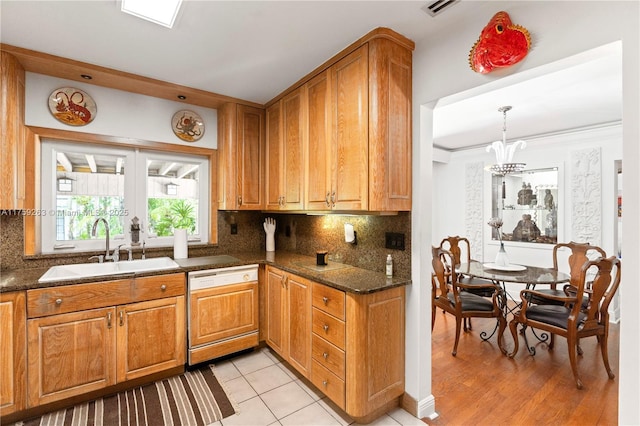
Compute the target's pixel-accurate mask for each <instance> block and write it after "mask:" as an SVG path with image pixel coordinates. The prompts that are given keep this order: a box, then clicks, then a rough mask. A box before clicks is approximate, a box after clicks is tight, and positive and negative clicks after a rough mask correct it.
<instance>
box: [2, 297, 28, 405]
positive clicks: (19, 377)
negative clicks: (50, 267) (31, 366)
mask: <svg viewBox="0 0 640 426" xmlns="http://www.w3.org/2000/svg"><path fill="white" fill-rule="evenodd" d="M25 300H26V297H25V292H23V291H18V292H11V293H0V336H2V344H0V377H1V379H0V416H5V415H7V414H11V413H15V412H16V411H20V410H23V409H25V407H26V401H27V365H26V362H27V344H26V340H27V326H26V322H27V313H26V303H25Z"/></svg>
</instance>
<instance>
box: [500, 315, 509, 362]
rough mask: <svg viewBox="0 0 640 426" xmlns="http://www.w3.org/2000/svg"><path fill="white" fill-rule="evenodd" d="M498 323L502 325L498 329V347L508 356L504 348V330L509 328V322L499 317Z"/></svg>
mask: <svg viewBox="0 0 640 426" xmlns="http://www.w3.org/2000/svg"><path fill="white" fill-rule="evenodd" d="M498 323H499V324H500V326H499V328H498V347H499V348H500V351H501V352H502V354H503V355H507V349H506V348H505V347H504V330H505V329H506V328H507V320H506V319H505V318H504V317H503V316H500V317H498Z"/></svg>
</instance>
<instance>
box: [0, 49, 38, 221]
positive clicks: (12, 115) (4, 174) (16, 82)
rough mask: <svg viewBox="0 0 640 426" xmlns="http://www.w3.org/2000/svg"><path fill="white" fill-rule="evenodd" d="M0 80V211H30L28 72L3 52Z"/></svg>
mask: <svg viewBox="0 0 640 426" xmlns="http://www.w3.org/2000/svg"><path fill="white" fill-rule="evenodd" d="M0 54H1V55H2V57H1V59H0V60H1V61H2V67H1V71H0V81H1V87H2V95H1V96H2V98H1V100H0V108H1V110H2V116H1V117H0V120H2V121H1V122H0V129H2V130H1V132H2V135H1V137H2V141H1V144H0V154H1V158H0V176H1V178H2V191H1V192H0V209H2V210H5V209H6V210H13V209H24V208H28V207H30V206H29V204H30V203H29V202H28V201H27V199H26V191H25V189H26V185H27V179H28V174H30V173H33V170H30V171H27V167H26V159H27V155H28V154H27V150H28V149H29V144H28V135H29V133H30V132H29V131H28V129H27V128H26V127H25V125H24V82H25V72H24V69H23V68H22V66H21V65H20V63H19V62H18V60H17V59H16V58H15V57H14V56H13V55H10V54H8V53H6V52H4V51H2V52H0Z"/></svg>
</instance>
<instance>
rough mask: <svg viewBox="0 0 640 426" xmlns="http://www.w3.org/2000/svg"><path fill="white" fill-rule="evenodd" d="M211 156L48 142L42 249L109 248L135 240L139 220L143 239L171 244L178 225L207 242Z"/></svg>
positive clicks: (44, 150) (43, 177) (192, 237)
mask: <svg viewBox="0 0 640 426" xmlns="http://www.w3.org/2000/svg"><path fill="white" fill-rule="evenodd" d="M209 194H210V191H209V161H208V158H206V157H201V156H193V155H186V154H175V153H172V154H170V155H169V154H166V153H160V152H155V151H151V150H142V149H127V148H114V147H111V146H102V145H93V144H92V145H84V144H78V143H63V142H54V141H43V144H42V170H41V201H42V203H41V205H42V210H41V211H42V212H44V213H45V214H42V215H41V216H42V218H41V219H42V222H41V223H42V232H41V238H42V239H41V247H42V252H43V253H52V252H59V251H86V250H104V248H105V238H106V229H105V227H104V226H103V225H102V224H100V225H98V226H97V228H96V235H95V236H92V226H93V223H94V221H95V220H96V219H98V218H104V219H105V220H106V221H107V223H108V224H109V236H110V246H111V247H117V245H120V244H126V245H128V244H131V242H132V238H131V233H130V230H131V225H132V220H133V219H134V217H137V218H138V220H139V222H140V224H141V231H142V233H141V234H140V238H139V241H140V243H141V242H142V241H145V242H146V245H147V246H150V247H153V246H171V245H172V244H173V230H174V229H176V228H186V229H187V233H188V235H189V240H190V241H201V242H204V243H206V242H208V236H209V223H210V222H209V209H208V208H207V207H208V205H209Z"/></svg>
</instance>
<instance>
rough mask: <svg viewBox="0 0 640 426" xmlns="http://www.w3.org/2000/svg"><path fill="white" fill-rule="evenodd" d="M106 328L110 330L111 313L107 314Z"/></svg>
mask: <svg viewBox="0 0 640 426" xmlns="http://www.w3.org/2000/svg"><path fill="white" fill-rule="evenodd" d="M107 328H111V312H107Z"/></svg>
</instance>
